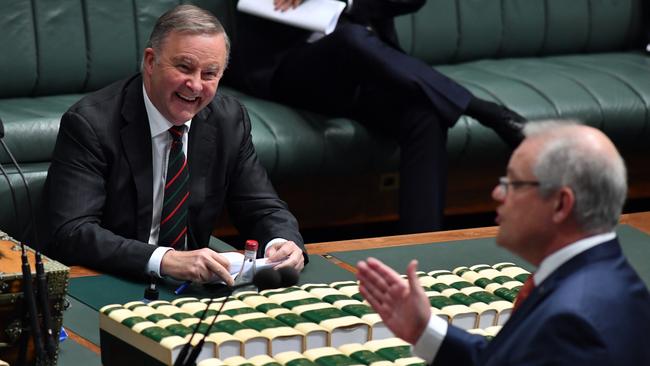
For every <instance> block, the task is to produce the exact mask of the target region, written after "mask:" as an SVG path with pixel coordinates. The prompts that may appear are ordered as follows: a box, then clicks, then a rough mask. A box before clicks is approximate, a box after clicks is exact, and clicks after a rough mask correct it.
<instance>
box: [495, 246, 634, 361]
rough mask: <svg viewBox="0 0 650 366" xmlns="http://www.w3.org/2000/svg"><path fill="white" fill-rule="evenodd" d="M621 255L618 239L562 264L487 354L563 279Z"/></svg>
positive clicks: (545, 281)
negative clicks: (593, 264) (587, 266)
mask: <svg viewBox="0 0 650 366" xmlns="http://www.w3.org/2000/svg"><path fill="white" fill-rule="evenodd" d="M617 255H618V256H620V255H622V254H621V247H620V245H619V243H618V240H617V239H614V240H610V241H608V242H605V243H602V244H599V245H597V246H595V247H593V248H591V249H588V250H586V251H584V252H582V253H580V254H578V255H577V256H576V257H573V258H571V259H570V260H569V261H568V262H566V263H564V264H562V265H561V266H560V267H559V268H558V269H556V270H555V272H553V273H552V274H551V275H550V276H549V277H548V278H546V279H545V280H544V282H542V283H541V284H540V285H539V286H536V287H535V288H534V289H533V291H532V292H531V293H530V295H529V296H528V298H527V299H526V301H524V303H523V304H521V306H520V307H519V308H518V309H517V311H516V312H515V313H513V314H512V316H511V317H510V319H508V321H507V322H506V324H505V325H504V326H503V328H502V329H501V330H500V331H499V334H498V335H497V337H496V338H494V339H493V340H492V341H491V342H490V344H489V346H488V347H489V348H490V349H492V350H491V351H488V352H485V354H486V355H491V354H493V353H494V350H495V349H497V348H498V347H500V344H502V343H503V342H505V341H507V340H508V339H509V338H510V337H511V333H512V332H514V331H515V330H516V329H517V328H518V327H519V326H520V325H521V324H522V323H524V322H525V321H526V319H527V318H528V317H529V315H530V314H531V313H532V312H533V311H534V310H535V308H537V307H538V306H540V303H541V302H542V301H543V300H544V299H545V298H547V297H548V296H549V295H550V294H552V293H553V291H554V290H555V289H556V288H557V287H558V286H560V285H561V284H562V280H563V279H564V278H566V277H568V276H570V275H571V274H572V273H575V272H576V271H579V270H580V269H581V268H583V267H584V266H586V265H588V264H590V263H593V262H596V261H599V260H602V259H603V258H608V257H612V256H617Z"/></svg>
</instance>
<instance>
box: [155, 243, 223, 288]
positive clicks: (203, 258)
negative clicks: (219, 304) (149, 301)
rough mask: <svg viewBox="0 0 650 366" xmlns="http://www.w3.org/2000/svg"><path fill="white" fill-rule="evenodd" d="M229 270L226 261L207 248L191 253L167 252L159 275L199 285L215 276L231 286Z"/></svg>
mask: <svg viewBox="0 0 650 366" xmlns="http://www.w3.org/2000/svg"><path fill="white" fill-rule="evenodd" d="M229 268H230V263H229V262H228V260H227V259H226V258H224V257H223V256H221V255H219V253H217V252H215V251H214V250H212V249H209V248H203V249H198V250H191V251H179V250H169V251H167V253H165V255H164V256H163V258H162V261H161V262H160V274H161V275H166V276H171V277H174V278H176V279H179V280H190V281H193V282H199V283H203V282H207V281H211V280H214V277H215V276H217V277H219V278H221V279H222V280H223V281H224V282H225V283H226V284H227V285H228V286H232V285H233V284H234V281H233V279H232V276H230V272H229V270H228V269H229Z"/></svg>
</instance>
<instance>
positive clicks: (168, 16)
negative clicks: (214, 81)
mask: <svg viewBox="0 0 650 366" xmlns="http://www.w3.org/2000/svg"><path fill="white" fill-rule="evenodd" d="M171 32H180V33H184V34H194V35H200V34H209V35H213V34H223V38H224V40H225V42H226V64H225V65H224V69H225V67H226V66H227V65H228V60H229V58H230V39H229V38H228V34H226V30H225V29H224V28H223V25H222V24H221V22H220V21H219V19H217V17H215V16H214V15H212V13H210V12H209V11H207V10H205V9H201V8H199V7H197V6H194V5H189V4H185V5H179V6H177V7H175V8H173V9H170V10H168V11H167V12H166V13H165V14H163V15H161V16H160V18H158V20H157V21H156V25H154V27H153V31H151V35H150V36H149V40H148V41H147V47H151V48H153V49H154V51H156V52H158V51H160V47H161V46H162V44H163V42H164V41H165V38H166V37H167V36H168V35H169V34H170V33H171Z"/></svg>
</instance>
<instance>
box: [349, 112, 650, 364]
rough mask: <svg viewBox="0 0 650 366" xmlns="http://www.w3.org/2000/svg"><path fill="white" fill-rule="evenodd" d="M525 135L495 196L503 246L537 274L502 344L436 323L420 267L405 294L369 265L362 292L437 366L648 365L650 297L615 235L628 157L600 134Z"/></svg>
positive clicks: (578, 129)
mask: <svg viewBox="0 0 650 366" xmlns="http://www.w3.org/2000/svg"><path fill="white" fill-rule="evenodd" d="M524 132H525V134H526V139H525V140H524V141H523V142H522V144H521V145H520V146H519V148H517V150H515V152H514V153H513V155H512V158H511V159H510V163H509V164H508V170H507V176H506V177H503V178H501V180H500V181H499V184H498V185H497V186H496V188H495V189H494V191H493V193H492V195H493V197H494V199H495V200H496V201H498V202H499V204H500V205H499V207H498V209H497V213H498V216H497V223H498V224H499V233H498V236H497V239H496V240H497V243H498V244H499V245H500V246H502V247H504V248H506V249H508V250H510V251H511V252H513V253H515V254H517V255H518V256H520V257H521V258H523V259H525V260H526V261H528V262H530V263H532V264H534V265H535V266H537V271H536V272H535V274H534V275H532V276H531V278H530V282H529V281H527V283H528V285H524V287H523V288H522V290H521V291H520V296H518V298H517V300H516V302H515V307H516V310H515V311H514V312H513V313H512V316H511V317H510V319H509V320H508V321H507V322H506V324H505V325H504V326H503V328H502V329H501V330H500V331H499V333H498V334H497V336H496V337H495V338H494V339H492V340H491V341H489V342H488V341H487V340H486V339H485V338H484V337H482V336H478V335H472V334H469V333H467V332H465V331H463V330H461V329H458V328H456V327H454V326H449V325H448V324H447V322H445V321H443V320H441V319H440V318H438V317H436V316H431V308H430V305H429V301H428V299H427V297H426V295H425V294H424V291H423V289H422V287H420V285H419V283H418V280H417V277H416V273H415V269H416V266H417V262H416V261H412V262H411V264H409V266H408V283H407V282H405V281H403V280H402V279H401V278H400V277H399V276H398V275H397V274H396V273H395V272H394V271H393V270H392V269H390V268H389V267H387V266H386V265H384V264H383V263H381V262H379V261H377V260H375V259H368V260H367V261H363V262H360V263H359V265H358V268H359V273H358V277H359V279H360V281H361V283H360V290H361V293H362V294H363V295H364V296H365V298H366V299H367V300H368V301H369V302H370V304H371V305H372V307H373V308H374V309H375V310H377V312H378V313H379V314H380V315H381V317H382V319H383V320H384V322H385V323H386V324H387V325H388V327H389V328H391V330H392V331H393V332H394V333H395V334H396V335H398V336H399V337H401V338H403V339H405V340H406V341H408V342H411V343H412V344H414V345H415V348H414V350H415V353H416V354H417V355H419V356H421V357H422V358H424V359H426V360H427V361H428V362H429V363H432V364H433V365H491V366H501V365H567V366H569V365H570V366H577V365H585V366H597V365H603V366H605V365H607V366H611V365H650V347H649V346H648V338H647V337H648V334H649V332H650V294H649V293H648V289H647V287H646V286H645V284H644V283H643V282H642V280H641V279H640V278H639V276H638V275H637V273H636V272H635V271H634V269H632V267H631V266H630V264H629V263H628V261H627V260H626V258H625V256H624V255H623V253H622V251H621V246H620V244H619V242H618V239H617V238H616V234H615V232H614V227H615V226H616V224H617V222H618V218H619V215H620V213H621V209H622V207H623V202H624V201H625V197H626V190H627V182H626V172H625V165H624V163H623V160H622V159H621V156H620V155H619V153H618V151H616V148H615V147H614V145H613V144H612V142H611V141H610V140H609V139H608V138H607V137H606V136H605V135H604V134H603V133H602V132H600V131H598V130H596V129H594V128H591V127H586V126H579V125H566V124H561V123H553V122H542V123H539V124H538V123H532V124H530V125H528V126H527V127H526V128H525V129H524ZM525 288H527V289H529V290H530V291H525V290H524V289H525ZM524 292H527V293H528V296H527V297H526V298H524V297H522V294H523V293H524Z"/></svg>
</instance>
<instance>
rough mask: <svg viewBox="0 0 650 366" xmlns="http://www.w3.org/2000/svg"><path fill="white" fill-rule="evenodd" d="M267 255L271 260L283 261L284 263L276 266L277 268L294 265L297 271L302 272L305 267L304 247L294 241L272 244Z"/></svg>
mask: <svg viewBox="0 0 650 366" xmlns="http://www.w3.org/2000/svg"><path fill="white" fill-rule="evenodd" d="M266 257H267V260H268V261H269V262H280V261H282V263H280V264H278V265H277V266H275V267H274V268H275V269H278V268H282V267H293V268H294V269H295V270H296V271H298V272H300V271H302V269H303V268H304V267H305V258H304V257H303V253H302V249H300V247H299V246H298V245H296V243H294V242H292V241H285V242H282V243H276V244H273V245H271V247H269V248H268V249H267V250H266ZM285 258H286V259H285Z"/></svg>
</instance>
